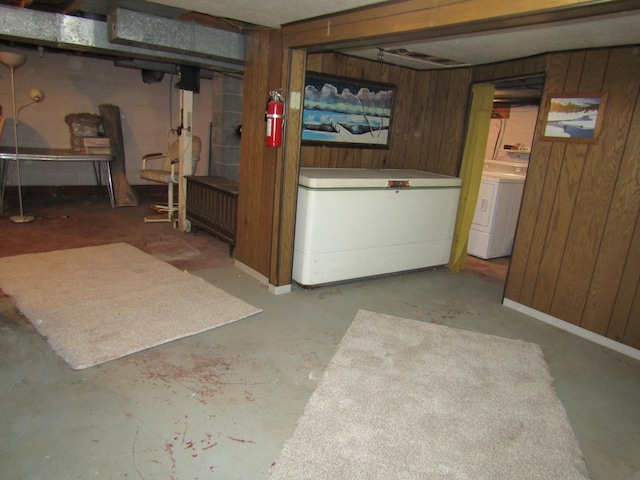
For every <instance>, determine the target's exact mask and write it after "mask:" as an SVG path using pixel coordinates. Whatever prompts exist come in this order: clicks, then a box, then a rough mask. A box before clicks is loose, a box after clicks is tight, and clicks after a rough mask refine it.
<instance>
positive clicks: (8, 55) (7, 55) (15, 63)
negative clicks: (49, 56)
mask: <svg viewBox="0 0 640 480" xmlns="http://www.w3.org/2000/svg"><path fill="white" fill-rule="evenodd" d="M26 61H27V57H25V56H24V55H22V54H20V53H13V52H0V62H1V63H3V64H5V65H6V66H7V67H9V70H10V71H11V97H12V99H13V140H14V143H15V149H16V170H17V174H18V199H19V201H20V215H14V216H13V217H9V220H11V221H12V222H13V223H29V222H33V221H34V220H35V217H33V216H32V215H27V216H25V214H24V210H23V207H22V185H21V179H20V158H19V157H20V154H19V149H18V114H19V113H20V110H22V109H23V108H25V107H28V106H29V105H32V104H33V103H37V102H41V101H42V100H43V99H44V93H42V90H40V89H38V88H32V89H31V91H30V92H29V96H30V97H31V103H28V104H27V105H24V106H22V107H20V110H17V109H16V84H15V79H14V72H15V70H16V68H18V67H21V66H22V65H24V64H25V62H26Z"/></svg>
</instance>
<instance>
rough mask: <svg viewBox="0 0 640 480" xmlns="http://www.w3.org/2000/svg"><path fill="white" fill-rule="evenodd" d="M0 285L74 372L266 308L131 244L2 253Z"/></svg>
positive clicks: (217, 325)
mask: <svg viewBox="0 0 640 480" xmlns="http://www.w3.org/2000/svg"><path fill="white" fill-rule="evenodd" d="M0 288H2V290H3V291H4V292H5V293H6V294H7V295H10V296H11V297H13V299H14V301H15V302H16V305H17V308H18V309H19V310H20V311H21V312H22V313H23V314H24V315H25V316H26V317H27V318H28V319H29V321H30V322H31V323H32V324H33V325H34V326H35V328H36V329H37V330H38V332H39V333H40V334H41V335H43V336H44V337H45V338H46V339H47V341H48V342H49V344H50V345H51V346H52V347H53V349H54V350H55V351H56V352H57V353H58V354H59V355H60V356H61V357H62V358H63V359H64V360H65V361H66V362H67V364H69V366H71V368H74V369H81V368H86V367H91V366H93V365H97V364H99V363H103V362H106V361H108V360H113V359H115V358H119V357H123V356H125V355H129V354H131V353H134V352H138V351H140V350H144V349H147V348H150V347H154V346H156V345H160V344H163V343H166V342H170V341H172V340H176V339H178V338H182V337H186V336H189V335H193V334H196V333H200V332H204V331H206V330H210V329H212V328H215V327H219V326H222V325H226V324H228V323H231V322H234V321H236V320H240V319H242V318H245V317H248V316H250V315H253V314H255V313H258V312H260V310H259V309H257V308H255V307H253V306H251V305H249V304H247V303H245V302H243V301H242V300H240V299H238V298H236V297H234V296H233V295H230V294H228V293H226V292H224V291H223V290H221V289H219V288H218V287H216V286H214V285H211V284H209V283H207V282H205V281H204V280H202V279H201V278H199V277H196V276H194V275H191V274H189V273H186V272H183V271H180V270H178V269H176V268H174V267H173V266H171V265H169V264H167V263H164V262H162V261H161V260H158V259H156V258H154V257H152V256H151V255H148V254H146V253H144V252H142V251H140V250H138V249H137V248H135V247H132V246H131V245H128V244H126V243H115V244H111V245H102V246H97V247H85V248H75V249H70V250H57V251H54V252H48V253H35V254H28V255H18V256H14V257H7V258H0Z"/></svg>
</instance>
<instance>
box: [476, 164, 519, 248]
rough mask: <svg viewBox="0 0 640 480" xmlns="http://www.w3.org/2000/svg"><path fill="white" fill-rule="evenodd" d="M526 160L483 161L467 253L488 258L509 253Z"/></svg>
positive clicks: (513, 235)
mask: <svg viewBox="0 0 640 480" xmlns="http://www.w3.org/2000/svg"><path fill="white" fill-rule="evenodd" d="M527 167H528V162H527V161H518V160H514V161H502V160H485V163H484V170H483V174H482V181H481V183H480V192H479V194H478V202H477V203H476V209H475V214H474V216H473V221H472V224H471V231H470V232H469V241H468V244H467V253H468V254H470V255H473V256H475V257H479V258H483V259H489V258H496V257H504V256H508V255H511V251H512V249H513V241H514V238H515V233H516V226H517V222H518V215H519V214H520V203H521V201H522V193H523V190H524V182H525V178H526V175H527Z"/></svg>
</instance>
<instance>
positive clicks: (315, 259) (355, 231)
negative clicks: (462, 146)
mask: <svg viewBox="0 0 640 480" xmlns="http://www.w3.org/2000/svg"><path fill="white" fill-rule="evenodd" d="M460 184H461V182H460V179H459V178H457V177H450V176H446V175H439V174H435V173H430V172H423V171H419V170H397V169H395V170H392V169H390V170H372V169H359V168H301V169H300V180H299V186H298V205H297V217H296V229H295V247H294V256H293V280H295V281H296V282H298V283H299V284H301V285H303V286H311V285H318V284H325V283H332V282H338V281H344V280H349V279H355V278H363V277H371V276H375V275H382V274H388V273H395V272H402V271H407V270H415V269H420V268H426V267H430V266H436V265H443V264H446V263H447V262H448V261H449V254H450V251H451V242H452V239H453V230H454V226H455V219H456V214H457V209H458V198H459V196H460Z"/></svg>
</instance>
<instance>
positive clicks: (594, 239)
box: [236, 32, 640, 348]
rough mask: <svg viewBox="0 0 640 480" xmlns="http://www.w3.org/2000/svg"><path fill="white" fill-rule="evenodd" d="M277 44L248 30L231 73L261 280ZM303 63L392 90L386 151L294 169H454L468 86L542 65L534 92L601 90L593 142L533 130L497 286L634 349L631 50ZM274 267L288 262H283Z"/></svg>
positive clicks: (308, 161) (638, 261) (324, 156)
mask: <svg viewBox="0 0 640 480" xmlns="http://www.w3.org/2000/svg"><path fill="white" fill-rule="evenodd" d="M280 47H281V42H280V39H279V38H277V36H276V35H274V34H273V33H268V32H258V33H255V34H253V35H252V36H251V40H250V41H248V42H247V48H248V52H249V53H248V55H247V58H248V64H247V68H246V74H245V82H244V86H245V89H244V111H243V137H242V161H241V175H240V200H239V210H240V212H239V218H238V235H239V236H238V248H237V257H236V258H238V260H239V261H241V262H243V263H245V264H246V265H248V266H250V267H251V268H254V269H255V270H256V271H258V272H260V273H262V274H264V275H265V276H268V275H269V271H270V268H271V269H272V270H273V268H274V266H273V265H271V262H272V257H271V254H270V249H271V247H272V244H273V238H272V237H271V235H272V233H273V231H274V230H273V226H274V210H273V205H274V199H275V198H276V195H275V193H276V192H275V187H274V185H276V184H277V181H276V180H277V179H276V178H275V176H276V175H277V168H278V164H277V161H278V155H279V152H276V151H275V150H266V149H265V148H264V147H263V145H264V140H263V136H264V132H263V131H264V117H263V112H264V104H265V100H266V98H265V92H268V91H269V90H270V89H274V88H277V87H280V86H282V85H281V84H282V71H281V70H280V69H279V67H280V65H282V62H281V61H280V62H277V63H275V62H274V61H273V58H274V55H275V56H277V55H278V49H279V48H280ZM260 58H262V59H264V60H259V59H260ZM267 59H269V60H268V61H267ZM274 64H275V65H276V67H275V68H274ZM307 69H308V70H312V71H322V72H325V73H327V74H333V75H339V76H346V77H352V78H362V79H367V80H374V81H376V80H377V81H382V82H389V83H395V84H396V85H397V86H398V90H397V97H396V102H397V103H396V110H395V111H394V115H395V118H394V126H393V132H392V139H391V148H390V149H389V150H376V149H351V148H337V147H317V146H314V147H311V146H304V147H302V148H301V156H300V165H302V166H316V167H364V168H418V169H422V170H428V171H433V172H437V173H443V174H450V175H455V174H457V172H458V170H459V160H460V152H461V150H462V146H463V138H464V137H463V135H464V131H465V119H466V115H467V102H468V92H469V85H470V83H473V82H481V81H493V80H498V79H504V78H510V77H518V76H525V75H534V74H545V75H546V79H547V80H546V86H545V95H548V94H549V93H576V92H578V93H589V92H596V93H598V92H607V93H608V95H609V97H608V101H607V105H606V110H605V112H604V116H603V128H602V131H601V135H600V139H599V141H598V143H596V144H582V143H567V142H558V141H553V142H552V141H541V140H539V139H535V140H534V143H533V150H532V155H531V160H530V167H529V175H528V178H527V182H526V186H525V194H524V198H523V202H522V209H521V214H520V219H519V224H518V231H517V233H516V241H515V247H514V252H513V256H512V261H511V268H510V271H509V276H508V278H507V284H506V288H505V296H506V298H509V299H511V300H513V301H515V302H518V303H521V304H523V305H526V306H529V307H531V308H534V309H535V310H538V311H541V312H543V313H547V314H549V315H552V316H554V317H556V318H559V319H562V320H565V321H568V322H571V323H573V324H575V325H579V326H581V327H583V328H585V329H587V330H590V331H593V332H595V333H598V334H601V335H605V336H607V337H610V338H612V339H614V340H617V341H620V342H622V343H625V344H627V345H630V346H633V347H636V348H640V223H639V219H640V161H639V158H640V53H639V49H638V48H633V47H628V48H612V49H601V50H589V51H578V52H573V53H557V54H550V55H542V56H538V57H533V58H528V59H523V60H517V61H512V62H504V63H500V64H495V65H488V66H483V67H477V68H473V69H455V70H446V71H435V72H417V71H412V70H406V69H401V68H398V67H393V66H389V65H385V64H380V63H378V62H370V61H365V60H359V59H356V58H351V57H345V56H340V55H335V54H312V55H309V56H308V58H307ZM541 112H542V110H541ZM541 115H542V114H541ZM293 190H294V189H292V188H289V189H288V191H289V192H292V191H293ZM288 195H291V193H288ZM285 200H287V199H285ZM290 200H292V202H289V203H291V204H293V203H295V199H290ZM287 201H288V200H287ZM291 247H292V246H291ZM278 267H279V268H280V269H281V270H282V271H284V270H286V269H287V268H289V269H290V265H288V263H287V264H284V263H282V265H278ZM282 278H286V275H284V276H283V277H282Z"/></svg>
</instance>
